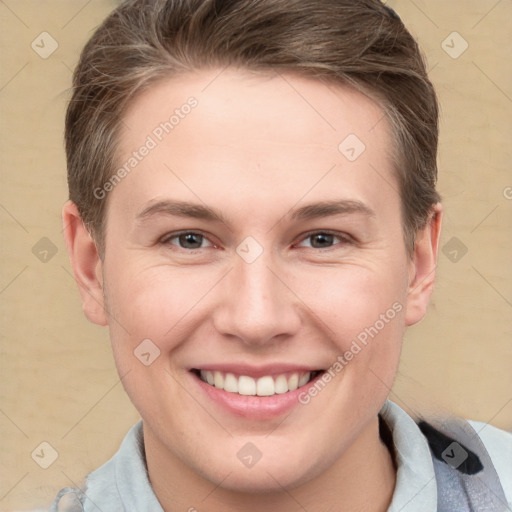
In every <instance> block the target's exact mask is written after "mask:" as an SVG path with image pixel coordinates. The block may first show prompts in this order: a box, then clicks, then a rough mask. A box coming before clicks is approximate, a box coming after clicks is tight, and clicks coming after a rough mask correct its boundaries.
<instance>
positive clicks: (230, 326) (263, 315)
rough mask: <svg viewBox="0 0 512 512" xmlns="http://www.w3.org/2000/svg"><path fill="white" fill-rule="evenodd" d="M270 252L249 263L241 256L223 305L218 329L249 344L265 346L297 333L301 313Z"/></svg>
mask: <svg viewBox="0 0 512 512" xmlns="http://www.w3.org/2000/svg"><path fill="white" fill-rule="evenodd" d="M272 267H275V264H273V258H272V254H271V253H270V251H268V252H267V251H264V252H263V253H262V254H261V255H260V256H259V257H258V258H256V259H255V260H254V261H251V262H248V261H246V260H245V259H244V258H243V257H239V256H238V255H237V256H236V258H235V261H234V268H233V271H232V272H230V276H229V280H228V281H227V282H226V290H225V292H226V293H225V294H224V300H223V304H222V306H221V308H220V312H219V314H218V315H216V327H217V329H218V331H219V332H221V333H223V334H228V335H233V336H236V337H238V338H240V339H241V340H243V341H244V342H245V343H246V344H260V345H261V344H265V343H267V342H269V341H271V340H272V339H274V338H275V337H277V336H279V335H286V334H288V335H290V334H293V333H294V332H295V331H296V330H297V329H298V326H299V323H300V319H299V312H298V311H297V310H296V309H295V307H294V303H293V300H292V294H291V293H290V291H289V290H288V289H287V288H286V286H285V285H284V284H283V282H281V280H280V279H278V278H277V277H276V274H275V272H276V271H275V270H274V269H272V270H271V268H272Z"/></svg>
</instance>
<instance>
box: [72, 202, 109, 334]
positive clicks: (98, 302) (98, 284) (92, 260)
mask: <svg viewBox="0 0 512 512" xmlns="http://www.w3.org/2000/svg"><path fill="white" fill-rule="evenodd" d="M62 222H63V225H64V238H65V241H66V247H67V250H68V254H69V258H70V260H71V266H72V268H73V273H74V275H75V279H76V282H77V284H78V289H79V291H80V296H81V298H82V309H83V311H84V313H85V316H86V317H87V318H88V319H89V320H90V321H91V322H93V323H95V324H98V325H107V324H108V318H107V313H106V310H105V301H104V296H103V282H102V263H101V259H100V257H99V254H98V250H97V247H96V243H95V242H94V240H93V238H92V236H91V234H90V233H89V231H88V230H87V228H86V227H85V226H84V223H83V222H82V219H81V217H80V214H79V213H78V209H77V207H76V205H75V204H74V203H73V202H71V201H68V202H66V204H65V205H64V207H63V208H62Z"/></svg>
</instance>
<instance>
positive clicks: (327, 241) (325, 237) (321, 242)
mask: <svg viewBox="0 0 512 512" xmlns="http://www.w3.org/2000/svg"><path fill="white" fill-rule="evenodd" d="M333 238H334V235H329V234H327V233H319V234H317V235H313V243H312V244H311V245H312V246H313V247H326V246H329V245H332V243H333Z"/></svg>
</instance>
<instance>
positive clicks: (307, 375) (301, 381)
mask: <svg viewBox="0 0 512 512" xmlns="http://www.w3.org/2000/svg"><path fill="white" fill-rule="evenodd" d="M310 377H311V374H310V373H309V372H308V373H305V374H304V375H301V376H300V378H299V388H300V387H302V386H304V384H307V383H308V382H309V378H310Z"/></svg>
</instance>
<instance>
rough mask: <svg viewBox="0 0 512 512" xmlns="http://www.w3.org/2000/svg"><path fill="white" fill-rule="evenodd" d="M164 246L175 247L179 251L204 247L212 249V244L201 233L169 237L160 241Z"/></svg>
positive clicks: (188, 232) (187, 233)
mask: <svg viewBox="0 0 512 512" xmlns="http://www.w3.org/2000/svg"><path fill="white" fill-rule="evenodd" d="M162 243H164V244H171V245H177V246H178V247H180V248H181V249H189V250H194V249H203V248H204V247H212V246H213V244H212V243H211V242H210V241H209V240H208V239H207V238H206V237H205V236H204V235H202V234H201V233H196V232H194V231H187V232H183V233H178V234H174V235H170V236H168V237H166V238H164V239H163V240H162Z"/></svg>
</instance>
